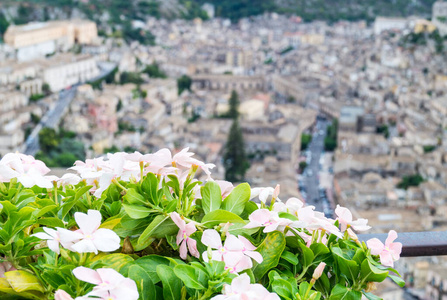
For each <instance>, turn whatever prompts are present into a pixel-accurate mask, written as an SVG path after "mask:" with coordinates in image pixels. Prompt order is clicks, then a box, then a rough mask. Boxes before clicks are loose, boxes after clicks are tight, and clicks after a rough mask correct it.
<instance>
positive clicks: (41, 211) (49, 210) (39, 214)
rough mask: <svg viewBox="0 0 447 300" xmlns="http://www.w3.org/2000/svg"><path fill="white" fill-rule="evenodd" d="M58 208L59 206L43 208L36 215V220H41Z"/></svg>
mask: <svg viewBox="0 0 447 300" xmlns="http://www.w3.org/2000/svg"><path fill="white" fill-rule="evenodd" d="M56 208H57V205H48V206H45V207H42V208H41V209H40V210H39V212H38V213H37V214H36V218H40V217H42V216H43V215H45V214H46V213H48V212H51V211H53V210H55V209H56Z"/></svg>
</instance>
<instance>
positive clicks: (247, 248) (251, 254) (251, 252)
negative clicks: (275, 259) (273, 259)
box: [237, 235, 263, 264]
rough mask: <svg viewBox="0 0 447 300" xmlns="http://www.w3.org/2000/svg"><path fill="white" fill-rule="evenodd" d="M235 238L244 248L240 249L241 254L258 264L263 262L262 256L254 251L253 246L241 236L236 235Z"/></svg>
mask: <svg viewBox="0 0 447 300" xmlns="http://www.w3.org/2000/svg"><path fill="white" fill-rule="evenodd" d="M237 238H238V239H239V240H240V241H241V242H242V244H244V248H242V253H244V254H245V255H247V256H249V257H251V258H253V259H254V260H256V262H257V263H259V264H260V263H262V261H263V259H262V255H261V253H259V252H257V251H255V250H256V247H255V246H253V244H252V243H251V242H250V241H249V240H248V239H246V238H245V237H243V236H242V235H238V236H237Z"/></svg>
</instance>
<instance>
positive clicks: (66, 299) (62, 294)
mask: <svg viewBox="0 0 447 300" xmlns="http://www.w3.org/2000/svg"><path fill="white" fill-rule="evenodd" d="M54 300H73V297H71V296H70V295H69V294H68V293H67V292H66V291H64V290H57V291H56V293H55V294H54Z"/></svg>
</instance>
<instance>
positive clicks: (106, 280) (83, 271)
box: [73, 267, 139, 300]
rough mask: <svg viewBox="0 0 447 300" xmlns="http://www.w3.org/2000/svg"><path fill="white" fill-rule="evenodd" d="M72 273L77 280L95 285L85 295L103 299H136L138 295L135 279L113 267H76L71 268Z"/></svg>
mask: <svg viewBox="0 0 447 300" xmlns="http://www.w3.org/2000/svg"><path fill="white" fill-rule="evenodd" d="M73 274H74V275H75V276H76V278H77V279H79V280H82V281H85V282H88V283H92V284H95V285H96V286H95V287H94V288H93V290H92V291H91V292H90V293H88V294H87V295H86V296H94V297H100V298H101V299H104V300H106V299H107V300H137V299H138V297H139V294H138V290H137V285H136V283H135V281H133V280H132V279H129V278H126V277H124V276H123V275H121V274H120V273H118V272H117V271H115V270H113V269H109V268H102V269H98V270H96V271H95V270H92V269H89V268H85V267H77V268H76V269H74V270H73Z"/></svg>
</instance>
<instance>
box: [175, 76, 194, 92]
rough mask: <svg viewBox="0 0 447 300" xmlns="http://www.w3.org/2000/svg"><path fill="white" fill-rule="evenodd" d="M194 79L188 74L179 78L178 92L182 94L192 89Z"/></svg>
mask: <svg viewBox="0 0 447 300" xmlns="http://www.w3.org/2000/svg"><path fill="white" fill-rule="evenodd" d="M191 85H192V79H191V77H189V76H187V75H182V76H181V77H180V78H178V79H177V89H178V94H179V95H181V94H182V93H183V91H186V90H188V91H191Z"/></svg>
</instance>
